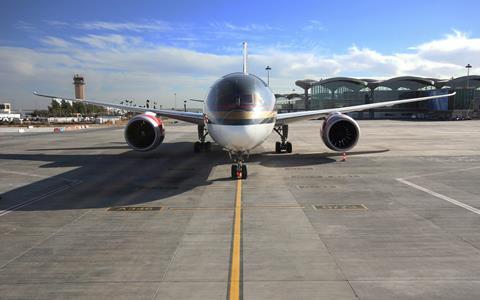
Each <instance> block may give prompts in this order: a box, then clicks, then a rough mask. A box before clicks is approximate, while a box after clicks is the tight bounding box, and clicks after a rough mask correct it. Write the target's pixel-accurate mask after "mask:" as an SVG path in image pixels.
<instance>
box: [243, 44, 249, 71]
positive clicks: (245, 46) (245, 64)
mask: <svg viewBox="0 0 480 300" xmlns="http://www.w3.org/2000/svg"><path fill="white" fill-rule="evenodd" d="M247 51H248V47H247V42H243V74H245V75H247V74H248V72H247V56H248V52H247Z"/></svg>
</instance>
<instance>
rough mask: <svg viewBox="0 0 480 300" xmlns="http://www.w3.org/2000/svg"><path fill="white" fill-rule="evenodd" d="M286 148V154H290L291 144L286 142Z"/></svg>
mask: <svg viewBox="0 0 480 300" xmlns="http://www.w3.org/2000/svg"><path fill="white" fill-rule="evenodd" d="M286 146H287V153H292V143H290V142H287V144H286Z"/></svg>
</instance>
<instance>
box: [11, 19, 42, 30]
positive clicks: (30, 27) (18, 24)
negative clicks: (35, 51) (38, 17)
mask: <svg viewBox="0 0 480 300" xmlns="http://www.w3.org/2000/svg"><path fill="white" fill-rule="evenodd" d="M14 27H15V28H16V29H19V30H22V31H25V32H36V31H37V28H35V26H33V25H32V24H30V23H28V22H25V21H18V22H16V23H15V24H14Z"/></svg>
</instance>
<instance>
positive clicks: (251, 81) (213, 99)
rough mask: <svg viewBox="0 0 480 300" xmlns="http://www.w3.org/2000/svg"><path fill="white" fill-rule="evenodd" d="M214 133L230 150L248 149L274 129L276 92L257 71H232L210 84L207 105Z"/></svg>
mask: <svg viewBox="0 0 480 300" xmlns="http://www.w3.org/2000/svg"><path fill="white" fill-rule="evenodd" d="M203 113H204V116H205V117H204V120H205V126H206V128H207V130H208V133H209V135H210V137H211V138H212V139H213V140H214V141H215V142H216V143H217V144H219V145H220V146H222V147H223V148H225V149H227V150H228V151H230V152H237V153H248V152H249V151H250V150H251V149H253V148H255V147H257V146H258V145H260V144H261V143H263V141H265V139H267V137H268V136H269V135H270V133H272V131H273V128H274V126H275V120H276V115H277V113H276V111H275V95H274V94H273V93H272V91H271V90H270V87H268V85H267V84H266V83H265V82H264V81H262V80H261V79H260V78H258V77H257V76H255V75H251V74H246V73H232V74H228V75H225V76H223V77H222V78H220V79H219V80H217V81H216V82H215V83H214V84H213V86H212V87H211V88H210V92H209V93H208V96H207V98H206V100H205V103H204V107H203Z"/></svg>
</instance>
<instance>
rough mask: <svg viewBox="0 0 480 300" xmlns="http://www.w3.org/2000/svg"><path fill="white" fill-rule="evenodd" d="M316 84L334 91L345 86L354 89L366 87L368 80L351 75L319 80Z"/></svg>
mask: <svg viewBox="0 0 480 300" xmlns="http://www.w3.org/2000/svg"><path fill="white" fill-rule="evenodd" d="M318 84H320V85H323V86H324V87H326V88H328V89H329V90H331V91H335V90H336V89H338V88H340V87H346V88H349V89H352V90H354V91H358V90H361V89H363V88H365V87H367V85H368V82H367V81H365V80H361V79H357V78H352V77H334V78H328V79H324V80H320V81H319V82H318Z"/></svg>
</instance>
